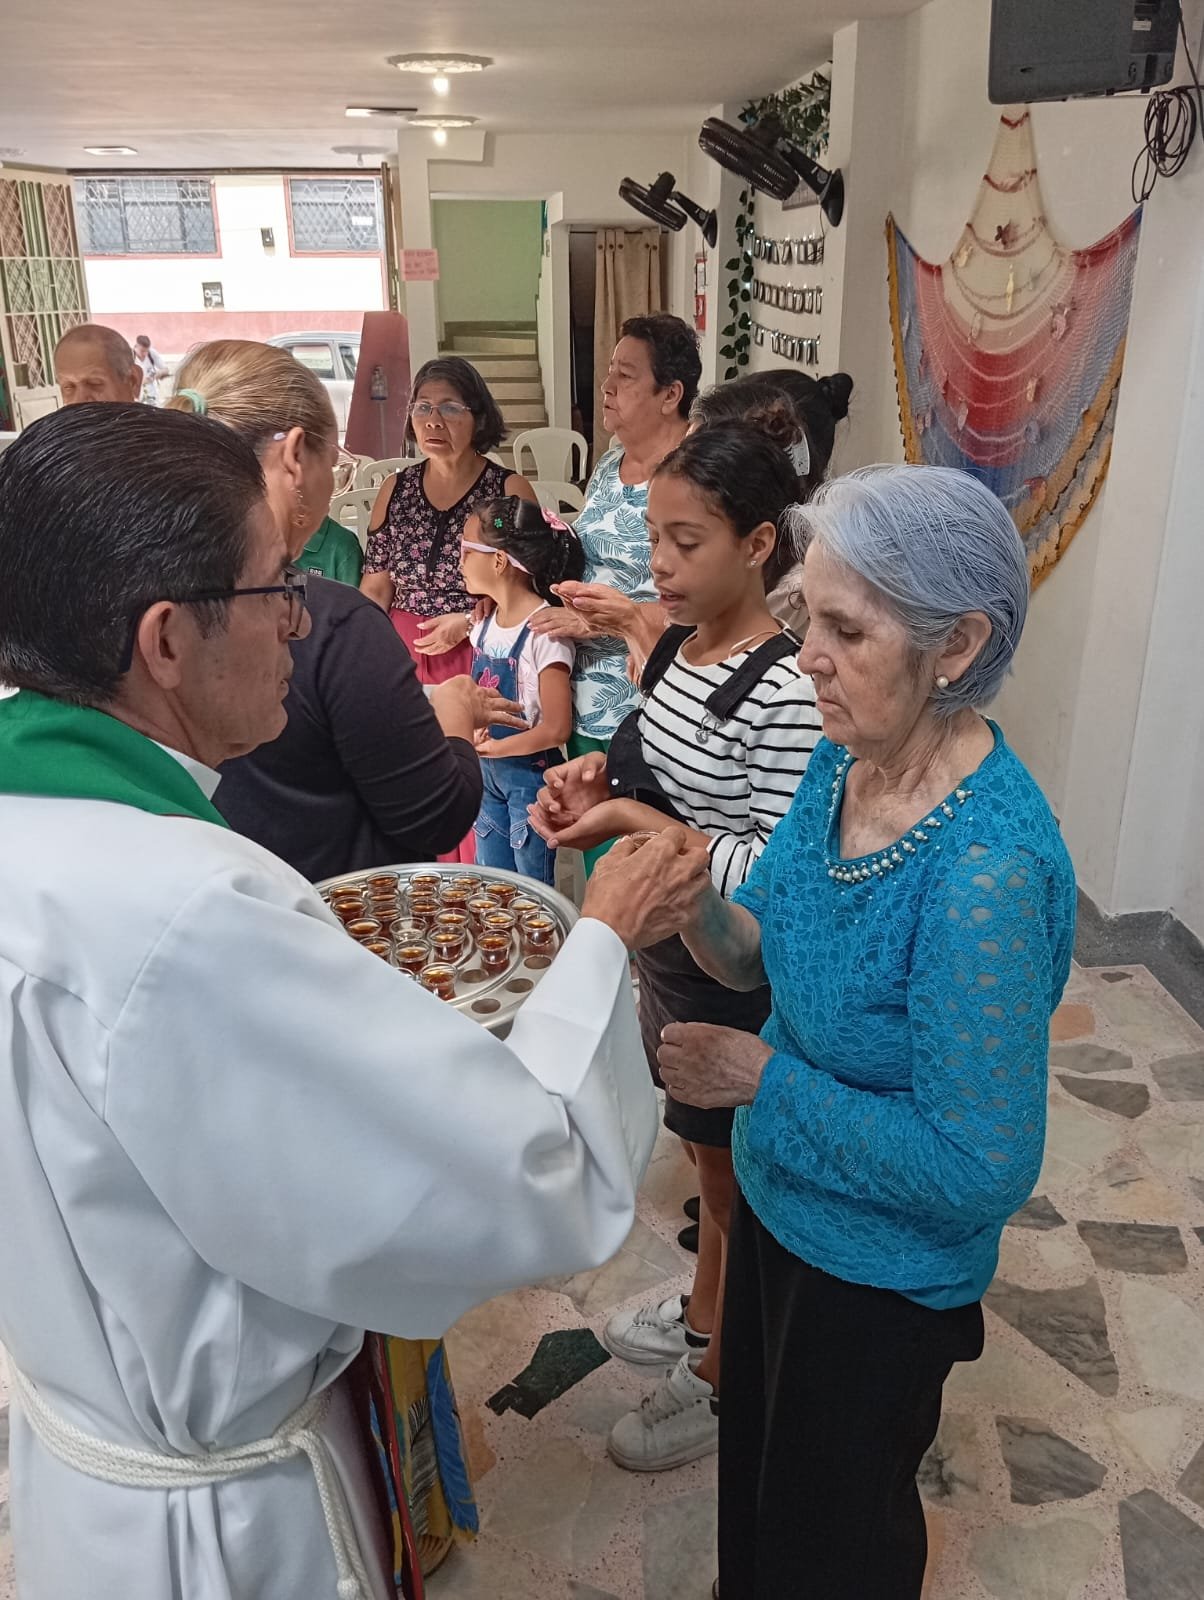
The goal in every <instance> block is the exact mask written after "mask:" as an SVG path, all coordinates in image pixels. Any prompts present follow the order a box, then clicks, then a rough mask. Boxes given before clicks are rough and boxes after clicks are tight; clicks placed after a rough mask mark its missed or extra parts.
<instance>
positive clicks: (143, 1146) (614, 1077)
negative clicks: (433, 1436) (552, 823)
mask: <svg viewBox="0 0 1204 1600" xmlns="http://www.w3.org/2000/svg"><path fill="white" fill-rule="evenodd" d="M286 555H287V552H286V548H285V541H284V537H283V535H282V533H281V532H280V529H279V526H278V524H277V522H276V519H275V518H274V517H273V515H272V512H271V509H270V507H269V505H268V502H267V499H266V496H265V492H264V480H263V475H262V472H261V470H260V467H259V463H258V461H257V460H256V458H255V455H254V453H253V451H252V450H251V448H250V447H249V446H248V445H247V444H246V443H245V442H244V441H243V440H242V439H241V438H239V436H238V435H237V433H235V431H234V430H233V429H231V428H228V427H224V426H222V425H221V424H220V423H217V422H212V421H210V420H207V419H203V418H199V417H190V416H185V415H182V414H180V413H177V412H167V411H159V410H151V409H150V408H148V407H145V406H136V405H127V406H87V407H81V408H78V409H72V410H64V411H59V412H57V413H55V414H54V415H53V416H49V417H45V418H43V419H42V420H41V421H39V422H37V423H35V424H34V425H33V426H32V427H31V428H29V429H27V430H26V431H25V433H24V434H23V435H22V437H21V439H20V440H18V441H17V443H16V444H14V445H13V446H12V447H11V448H10V449H9V450H8V451H7V452H6V453H5V455H4V456H3V457H2V458H0V569H2V570H3V572H4V574H5V582H4V584H3V586H2V587H0V677H3V678H6V679H7V680H8V681H10V682H12V683H15V684H16V685H17V686H18V689H19V693H18V694H17V695H16V697H15V698H13V699H10V700H7V701H3V702H0V883H3V885H4V893H3V896H2V897H0V1214H3V1215H5V1216H8V1217H11V1218H14V1219H20V1225H19V1226H13V1227H10V1228H6V1229H4V1230H2V1231H0V1342H2V1343H3V1345H4V1346H5V1348H6V1349H7V1350H8V1352H9V1355H10V1357H11V1365H12V1378H13V1387H14V1390H15V1394H16V1398H17V1408H16V1411H15V1414H14V1419H13V1420H14V1428H13V1493H12V1527H13V1537H14V1546H15V1556H16V1563H17V1574H18V1579H17V1581H18V1584H19V1587H20V1592H21V1595H22V1597H23V1600H84V1597H85V1596H88V1597H91V1596H106V1597H107V1596H121V1600H164V1597H165V1596H167V1595H185V1596H187V1597H188V1600H230V1597H231V1596H234V1595H245V1596H251V1595H254V1596H255V1597H256V1600H298V1597H299V1596H302V1595H304V1596H305V1597H306V1600H336V1597H337V1600H391V1597H392V1590H391V1585H390V1583H389V1581H388V1579H387V1576H386V1569H385V1554H384V1551H383V1549H382V1548H381V1540H380V1535H381V1534H383V1527H382V1526H381V1524H380V1519H379V1510H378V1507H377V1505H376V1502H375V1501H374V1500H373V1498H372V1495H371V1491H370V1488H369V1486H368V1485H367V1483H366V1482H365V1480H364V1475H363V1471H362V1467H361V1465H360V1461H359V1457H358V1455H357V1450H356V1442H355V1440H354V1438H353V1437H352V1436H351V1430H350V1426H349V1422H350V1416H349V1412H350V1407H349V1402H348V1399H347V1396H346V1393H345V1385H344V1384H343V1383H341V1382H339V1381H338V1380H339V1379H340V1377H341V1375H342V1374H343V1373H344V1372H345V1370H346V1368H347V1366H348V1364H349V1363H350V1362H351V1360H352V1359H353V1357H354V1356H355V1354H356V1352H357V1351H358V1349H359V1346H360V1343H361V1340H362V1337H363V1334H362V1330H363V1329H364V1328H365V1327H371V1328H376V1329H382V1330H386V1331H389V1332H395V1333H398V1334H401V1335H407V1336H418V1337H431V1336H435V1335H438V1334H441V1333H442V1332H443V1331H444V1330H445V1329H446V1328H447V1327H448V1325H449V1324H450V1323H451V1322H452V1321H454V1320H455V1318H456V1317H458V1316H459V1315H460V1314H461V1313H462V1312H464V1311H465V1310H467V1309H468V1308H469V1307H470V1306H472V1305H474V1304H475V1303H477V1302H479V1301H481V1300H485V1299H487V1298H489V1297H490V1296H492V1295H494V1294H497V1293H499V1292H500V1291H502V1290H504V1289H508V1288H511V1287H513V1286H515V1285H518V1284H521V1283H525V1282H532V1281H536V1280H541V1279H544V1278H546V1277H548V1276H550V1275H553V1274H559V1273H569V1272H575V1271H577V1270H579V1269H581V1268H583V1267H587V1266H590V1265H595V1264H598V1263H601V1262H603V1261H605V1260H606V1259H607V1258H608V1257H609V1256H610V1255H612V1254H613V1253H614V1251H615V1250H617V1249H618V1247H619V1246H620V1244H621V1243H622V1242H623V1239H624V1238H625V1237H626V1234H627V1232H628V1230H629V1228H630V1225H631V1221H632V1217H633V1212H634V1203H635V1201H634V1197H635V1187H636V1184H637V1183H638V1181H639V1178H640V1176H641V1174H642V1172H643V1169H644V1166H645V1163H646V1161H647V1159H648V1155H649V1153H650V1151H651V1148H652V1142H653V1138H654V1135H655V1126H656V1110H655V1101H654V1097H653V1093H652V1090H651V1087H650V1085H649V1081H648V1075H647V1071H646V1069H645V1067H644V1064H643V1061H642V1053H641V1050H640V1044H639V1032H638V1027H637V1024H636V1018H635V1010H634V1005H633V1001H632V995H631V987H630V982H629V979H628V977H627V951H628V949H629V948H635V947H638V946H641V945H643V944H645V943H650V942H652V941H654V940H656V939H660V938H663V937H664V936H665V933H666V930H667V928H668V927H669V926H670V924H671V923H673V922H677V923H680V922H682V921H684V920H686V919H687V918H688V916H689V914H690V910H691V908H692V905H693V902H694V900H695V899H696V898H697V897H698V895H699V894H700V893H701V892H702V889H703V887H704V886H705V884H706V882H707V880H708V873H707V865H706V855H705V853H704V852H700V851H695V850H690V849H686V848H682V846H683V845H684V836H683V835H681V834H680V833H679V834H678V836H677V838H676V839H673V838H670V837H668V836H667V835H662V836H661V837H660V839H658V840H655V841H653V842H652V843H650V844H647V845H645V846H644V847H643V848H642V850H641V851H640V855H639V859H638V864H637V861H636V860H635V859H632V857H633V856H634V853H635V851H636V849H637V846H636V844H635V843H634V842H630V843H627V844H626V845H620V846H619V847H617V849H616V851H615V852H614V856H615V859H614V860H613V861H612V863H611V864H610V866H609V867H608V868H607V870H606V871H605V872H600V873H599V874H598V875H597V876H596V877H595V879H594V881H593V885H592V887H591V890H590V894H589V895H588V896H587V898H586V901H585V905H584V908H583V914H582V917H581V920H580V921H579V922H578V924H577V925H576V927H574V929H573V930H572V932H571V933H570V935H569V937H568V938H567V939H566V941H565V944H564V947H563V949H562V950H561V952H560V954H559V955H558V957H557V959H556V963H555V966H554V967H553V969H552V970H551V971H550V972H549V973H548V975H547V976H546V977H545V979H544V981H543V982H542V983H541V984H540V986H539V988H538V990H537V991H536V992H535V993H534V994H533V995H532V996H531V997H530V999H529V1000H528V1002H527V1004H526V1005H525V1006H524V1008H523V1010H522V1012H521V1013H520V1015H519V1017H518V1018H517V1020H516V1022H515V1025H514V1029H513V1031H512V1033H511V1034H510V1036H509V1038H508V1039H507V1040H506V1041H505V1042H504V1043H503V1042H502V1041H501V1040H499V1039H497V1038H494V1037H493V1035H492V1034H490V1033H488V1032H486V1031H485V1030H484V1029H482V1028H480V1027H478V1026H477V1025H476V1024H475V1023H473V1022H471V1021H469V1020H468V1019H467V1018H466V1017H464V1016H462V1015H461V1014H460V1013H459V1012H458V1011H456V1010H455V1009H453V1008H452V1007H450V1006H447V1005H444V1004H443V1003H442V1002H441V1001H439V1000H438V999H436V998H435V997H434V996H433V995H430V994H427V993H426V992H425V991H424V990H423V989H421V988H420V987H419V986H418V985H416V984H413V983H410V982H407V981H406V980H405V979H404V978H402V977H401V976H400V975H399V974H398V973H397V972H395V971H393V970H391V969H390V967H389V966H387V965H386V964H385V963H383V962H381V961H379V960H378V959H377V958H376V957H375V956H374V955H371V954H370V953H369V952H367V951H366V950H364V949H362V948H361V947H360V946H358V945H357V944H355V943H354V942H353V941H352V940H350V939H349V938H347V936H346V934H345V933H344V932H343V930H342V929H341V928H340V926H339V925H338V923H337V922H336V921H335V919H334V918H333V917H332V916H331V915H330V913H329V912H328V911H327V909H326V907H325V906H324V905H323V903H322V901H321V899H320V898H319V896H318V895H317V894H316V892H315V891H314V890H313V889H312V888H311V886H310V885H309V884H308V883H307V882H306V881H305V880H304V879H303V878H301V877H300V876H299V875H298V874H297V873H296V872H294V871H293V870H292V869H291V868H290V867H287V866H286V865H285V864H284V863H283V862H281V861H279V860H278V859H277V858H276V857H275V856H272V855H270V854H269V853H268V852H267V851H265V850H263V849H262V848H261V847H260V846H258V845H256V844H253V843H252V842H251V841H250V840H248V839H244V838H241V837H239V836H238V835H236V834H234V833H232V832H230V831H229V830H228V829H226V827H225V826H224V824H223V823H222V819H221V818H220V816H219V815H218V813H217V812H216V811H215V810H214V808H213V806H212V804H211V800H210V796H211V795H212V793H213V790H214V788H215V786H216V784H217V775H216V773H215V771H214V768H215V767H217V766H218V765H219V763H220V762H222V761H224V760H227V759H229V758H230V757H232V756H235V755H238V754H241V753H243V752H244V751H248V750H251V749H253V748H254V747H255V746H256V745H257V744H259V743H260V742H261V741H262V740H265V739H272V738H274V737H275V736H276V735H277V734H278V733H279V732H280V730H281V728H282V727H283V725H284V720H285V718H284V710H283V701H284V698H285V695H286V694H287V691H288V676H289V673H290V671H291V669H292V664H291V657H290V653H289V643H288V642H289V639H290V638H292V637H298V636H300V635H302V634H303V633H304V631H305V629H306V627H307V625H308V624H307V615H306V611H305V602H304V580H303V579H302V578H300V576H299V575H298V574H296V573H294V572H293V571H292V570H291V569H289V567H288V566H287V564H286Z"/></svg>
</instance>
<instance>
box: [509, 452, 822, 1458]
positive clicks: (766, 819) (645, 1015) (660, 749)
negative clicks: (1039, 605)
mask: <svg viewBox="0 0 1204 1600" xmlns="http://www.w3.org/2000/svg"><path fill="white" fill-rule="evenodd" d="M797 494H798V475H797V472H796V470H795V468H794V466H793V465H792V463H791V461H790V460H789V458H788V457H787V456H786V454H785V452H784V451H783V450H782V449H781V448H780V447H779V446H778V445H776V444H775V443H773V442H772V440H771V439H769V438H768V437H767V436H766V435H765V434H764V433H763V432H760V431H757V430H755V429H754V428H752V427H749V426H747V425H745V424H723V425H719V426H715V427H711V428H706V429H704V430H703V431H701V432H699V433H696V434H693V435H691V436H690V437H688V438H687V439H686V440H685V442H684V443H683V444H681V445H680V446H679V447H678V448H677V449H676V450H675V451H673V453H672V454H671V455H669V456H668V457H666V459H665V460H664V461H663V462H662V463H661V465H660V466H659V467H658V468H657V470H656V472H655V473H654V474H653V477H652V481H651V484H650V486H649V493H648V533H649V537H650V539H651V543H652V576H653V581H654V582H655V584H656V588H657V592H658V595H659V597H660V602H661V605H662V606H663V607H664V609H665V611H666V613H667V615H668V618H669V623H670V626H669V628H668V629H667V630H666V632H665V633H664V634H663V635H662V636H661V639H660V641H659V642H658V644H657V645H656V647H655V648H654V649H653V650H652V652H651V653H650V655H649V657H648V662H647V665H646V666H645V668H644V673H643V678H642V680H641V688H642V690H643V694H644V699H643V703H642V705H641V706H640V707H639V708H638V709H637V710H636V711H633V712H632V713H631V714H630V715H629V717H628V718H627V720H626V721H625V722H624V723H623V724H622V725H621V726H620V728H619V730H618V732H617V733H616V735H615V738H614V740H613V741H612V743H611V746H610V748H609V750H608V752H607V753H606V754H605V756H603V755H601V754H594V755H587V756H582V757H580V758H579V759H578V760H576V761H572V762H569V763H568V764H567V765H566V766H564V767H561V768H558V769H556V771H554V772H550V773H549V774H548V781H547V787H546V788H545V789H544V790H543V791H542V792H541V796H540V799H539V801H537V803H536V805H535V807H533V808H532V817H533V821H534V823H535V826H536V827H537V829H538V830H539V831H540V832H541V833H543V835H544V837H545V838H547V839H548V841H549V843H552V844H564V845H570V846H573V847H575V848H578V849H580V848H587V847H589V846H592V845H595V844H599V843H601V842H603V841H604V840H607V839H610V838H613V837H615V836H616V835H620V834H630V833H642V832H654V831H659V830H660V829H662V828H665V827H668V826H670V825H672V824H673V823H679V824H684V825H685V826H686V828H687V829H688V830H690V831H691V832H692V833H694V834H695V835H696V836H697V841H698V843H699V845H700V846H705V848H706V850H707V852H708V854H709V856H710V863H711V875H712V878H713V880H714V882H715V885H716V887H717V888H718V889H719V890H720V892H721V893H722V894H724V895H725V896H729V895H730V894H731V893H732V892H733V891H734V890H735V889H736V888H738V887H739V885H740V884H741V883H743V882H744V880H745V878H746V877H747V876H748V874H749V872H750V871H751V869H752V866H753V863H754V862H755V861H756V859H757V857H758V856H759V855H760V854H761V852H762V850H763V849H764V848H765V844H766V842H767V840H768V839H769V835H770V833H771V832H772V831H773V828H774V826H775V825H776V824H777V823H778V822H779V821H780V820H781V818H782V817H783V816H784V815H785V814H786V812H787V810H788V809H789V807H790V803H791V800H792V799H793V798H794V791H795V789H796V788H797V787H798V782H799V779H800V778H801V776H802V774H803V771H804V769H805V767H806V765H807V760H808V757H809V756H810V754H811V751H812V750H813V749H814V748H815V745H816V743H817V742H818V740H819V738H820V736H821V723H820V718H819V714H818V712H817V711H816V708H815V691H814V689H813V688H812V686H811V681H810V679H809V678H807V677H805V676H804V675H803V673H801V672H800V671H799V668H798V665H797V663H796V660H795V656H796V654H797V651H798V648H799V644H798V641H797V640H796V639H795V638H794V637H793V636H792V635H791V634H789V633H788V632H786V631H785V630H783V629H782V627H781V625H780V624H779V623H778V621H777V620H776V618H775V617H774V616H773V615H772V613H771V612H770V610H769V606H768V604H767V603H766V592H767V590H768V589H772V588H773V586H774V585H775V584H776V582H777V581H778V579H779V578H780V577H781V576H782V575H783V574H784V573H785V572H786V571H788V570H789V568H790V567H791V566H792V565H793V564H794V562H795V561H796V560H797V559H798V552H796V550H795V548H794V541H793V537H792V525H793V516H792V508H793V507H794V504H795V501H796V498H797ZM636 966H637V971H638V975H639V981H640V1022H641V1031H642V1034H643V1039H644V1049H645V1051H646V1053H647V1056H648V1062H649V1066H650V1067H651V1069H652V1072H653V1074H654V1076H656V1077H657V1079H658V1082H659V1073H658V1071H657V1062H656V1052H657V1048H658V1046H659V1044H660V1038H661V1031H662V1029H663V1028H665V1027H666V1026H667V1025H668V1024H669V1023H672V1022H706V1023H711V1024H714V1025H717V1026H720V1027H728V1028H740V1029H743V1030H745V1031H747V1032H749V1033H759V1032H760V1030H761V1027H762V1026H763V1024H764V1022H765V1020H766V1018H767V1017H768V1015H769V1006H770V1001H769V991H768V988H760V989H757V990H755V991H753V992H751V993H745V994H738V993H735V992H733V991H731V990H728V989H725V988H724V987H723V986H722V985H721V984H719V983H717V982H716V981H715V980H714V979H713V978H711V977H709V976H708V975H707V974H706V973H704V972H703V971H702V970H701V969H700V968H699V967H698V966H697V965H696V964H695V963H694V961H693V959H692V958H691V957H690V955H689V953H688V952H687V950H686V948H685V946H684V945H683V944H682V942H681V940H680V939H676V938H674V939H669V940H666V941H664V943H662V944H659V945H655V946H653V947H652V948H651V949H649V950H644V951H641V952H640V953H639V955H638V956H637V957H636ZM731 1124H732V1113H731V1111H730V1110H726V1109H722V1108H721V1109H716V1110H703V1109H700V1108H697V1107H694V1106H687V1105H683V1104H681V1103H679V1102H677V1101H675V1100H673V1099H672V1097H666V1102H665V1125H666V1127H668V1128H669V1129H671V1130H672V1131H673V1132H675V1133H677V1134H678V1135H679V1136H680V1137H681V1139H682V1140H683V1141H684V1142H685V1144H686V1148H687V1151H688V1153H689V1154H690V1157H691V1159H692V1160H693V1161H694V1163H695V1165H696V1167H697V1169H698V1179H699V1189H700V1194H701V1214H700V1217H699V1223H700V1237H699V1253H698V1267H697V1271H696V1274H695V1280H694V1287H693V1290H692V1292H691V1294H690V1295H689V1296H686V1297H680V1296H679V1297H674V1298H673V1299H671V1300H667V1301H665V1302H663V1303H662V1304H659V1305H652V1306H647V1307H644V1308H642V1309H641V1310H640V1311H638V1312H620V1313H618V1314H616V1315H615V1316H614V1317H612V1318H611V1320H610V1322H609V1324H608V1325H607V1328H606V1333H605V1340H606V1343H607V1345H608V1347H609V1348H610V1349H611V1351H612V1352H613V1353H614V1354H615V1355H618V1356H621V1357H623V1358H624V1359H626V1360H628V1361H632V1362H635V1363H637V1364H643V1365H648V1366H662V1367H663V1366H667V1365H669V1364H670V1363H676V1364H675V1365H673V1366H672V1369H671V1370H670V1371H669V1373H668V1376H667V1377H666V1378H665V1380H664V1381H663V1382H662V1384H661V1385H660V1387H659V1389H658V1390H657V1392H656V1393H655V1394H654V1395H652V1396H650V1397H649V1398H648V1399H647V1400H645V1401H644V1403H643V1405H642V1406H641V1407H640V1409H639V1410H638V1411H635V1412H632V1413H630V1414H629V1415H628V1416H625V1417H622V1418H620V1419H619V1421H618V1422H617V1423H616V1424H615V1426H614V1428H613V1429H612V1431H611V1436H610V1442H609V1448H610V1453H611V1455H612V1457H613V1458H614V1459H615V1460H616V1461H617V1462H618V1464H619V1465H620V1466H624V1467H627V1468H629V1469H631V1470H633V1471H642V1472H659V1471H664V1470H665V1469H666V1468H668V1467H674V1466H680V1465H682V1464H683V1463H685V1462H687V1461H692V1460H695V1459H696V1458H697V1457H699V1456H702V1455H706V1454H709V1453H710V1452H711V1451H713V1450H714V1449H716V1448H717V1444H718V1384H719V1336H720V1323H721V1312H722V1298H723V1277H724V1263H725V1255H726V1238H727V1227H728V1213H729V1210H730V1207H731V1201H732V1194H733V1188H734V1179H733V1175H732V1164H731Z"/></svg>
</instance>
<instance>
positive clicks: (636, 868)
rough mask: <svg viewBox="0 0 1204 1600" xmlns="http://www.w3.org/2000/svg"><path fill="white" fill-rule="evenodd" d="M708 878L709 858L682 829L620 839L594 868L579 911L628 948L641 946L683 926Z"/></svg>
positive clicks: (657, 941)
mask: <svg viewBox="0 0 1204 1600" xmlns="http://www.w3.org/2000/svg"><path fill="white" fill-rule="evenodd" d="M710 882H711V871H710V858H709V857H708V855H707V852H706V851H705V850H704V849H699V848H698V847H697V846H696V845H695V844H694V843H693V841H692V840H691V838H690V836H689V835H688V834H687V833H686V831H685V829H684V828H666V829H665V831H664V832H663V833H659V834H657V835H656V836H655V837H654V838H646V837H645V838H639V839H636V838H631V839H620V840H619V842H618V843H617V844H616V845H615V846H614V848H613V849H612V850H610V851H609V852H608V853H607V854H606V855H605V856H603V858H602V860H601V861H599V862H598V864H597V866H596V867H595V868H594V872H593V876H592V877H591V878H590V880H589V884H588V886H587V887H586V891H585V900H584V902H583V904H582V907H581V915H582V916H583V917H593V918H595V919H596V920H597V921H599V922H605V923H606V924H607V926H608V927H610V928H613V929H614V931H615V932H616V933H617V934H618V936H619V938H620V939H622V941H623V943H624V944H625V945H626V946H627V948H628V949H629V950H642V949H645V948H646V947H647V946H648V945H651V944H659V943H660V941H661V940H662V939H668V938H670V937H671V936H672V935H673V934H675V933H679V932H680V931H681V929H682V928H684V927H686V926H688V924H689V922H690V920H691V918H692V917H693V915H694V908H695V906H696V904H697V902H698V900H699V899H700V898H701V896H702V895H703V894H704V892H705V891H706V889H707V887H708V886H709V884H710Z"/></svg>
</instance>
